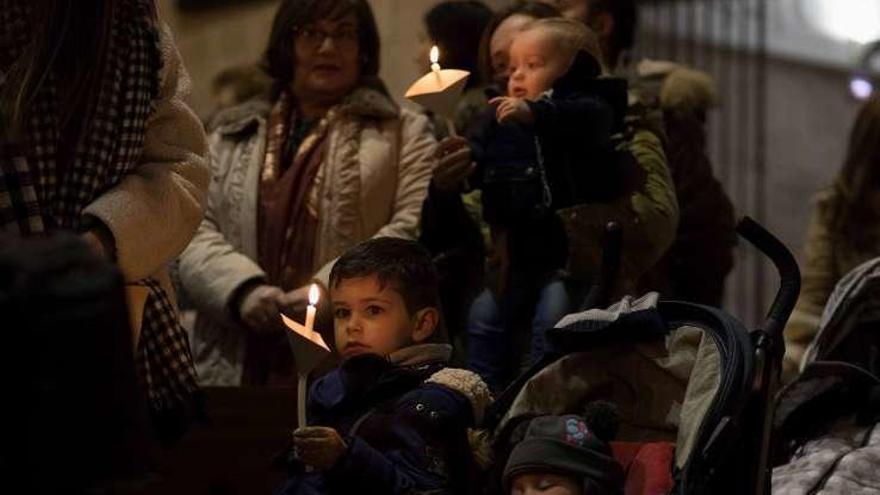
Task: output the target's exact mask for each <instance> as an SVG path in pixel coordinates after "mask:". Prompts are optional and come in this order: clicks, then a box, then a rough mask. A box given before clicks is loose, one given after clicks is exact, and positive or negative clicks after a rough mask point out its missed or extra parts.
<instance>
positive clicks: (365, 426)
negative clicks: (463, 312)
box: [279, 238, 490, 494]
mask: <svg viewBox="0 0 880 495" xmlns="http://www.w3.org/2000/svg"><path fill="white" fill-rule="evenodd" d="M329 289H330V297H331V300H332V303H333V312H334V322H335V341H336V350H337V351H338V352H339V354H340V355H341V356H342V359H343V361H342V364H341V365H340V366H339V368H337V369H336V370H334V371H332V372H331V373H329V374H328V375H326V376H324V377H322V378H321V379H319V380H317V381H316V382H315V383H314V385H313V386H312V388H311V391H310V394H309V403H308V417H309V426H307V427H302V426H301V427H300V428H298V429H297V430H296V431H295V432H294V433H293V443H294V454H295V457H296V460H295V461H294V462H293V466H292V469H291V473H290V476H289V477H288V479H287V481H286V482H285V483H284V485H283V487H282V488H281V490H280V491H279V493H282V494H351V493H377V494H379V493H381V494H398V493H422V492H427V491H431V493H450V494H451V493H455V494H458V493H468V492H469V488H468V484H467V476H468V475H469V469H470V467H471V464H470V460H471V459H472V457H471V450H470V447H469V445H468V440H467V428H468V427H471V426H473V425H474V424H475V423H478V422H479V421H480V420H481V416H482V413H483V409H484V408H485V406H486V405H488V402H489V400H490V398H489V393H488V389H487V388H486V385H485V384H483V382H482V381H481V380H480V378H479V377H478V376H477V375H475V374H473V373H471V372H469V371H465V370H457V369H451V368H445V367H444V366H445V363H446V361H447V360H448V359H449V356H450V353H451V347H450V346H449V345H446V344H444V343H440V342H441V340H442V339H441V338H440V337H439V336H438V335H437V333H436V329H437V323H438V319H439V312H438V308H437V276H436V273H435V271H434V267H433V265H432V263H431V259H430V256H429V255H428V253H427V251H426V250H425V249H424V248H423V247H421V246H420V245H419V244H417V243H415V242H412V241H406V240H402V239H394V238H377V239H373V240H370V241H367V242H364V243H363V244H360V245H358V246H356V247H355V248H354V249H352V250H351V251H349V252H348V253H346V254H344V255H343V256H342V257H341V258H339V260H338V261H337V262H336V265H334V267H333V270H332V271H331V274H330V287H329ZM304 466H310V467H311V468H312V469H313V471H311V472H309V471H307V470H306V469H304ZM432 490H433V491H432Z"/></svg>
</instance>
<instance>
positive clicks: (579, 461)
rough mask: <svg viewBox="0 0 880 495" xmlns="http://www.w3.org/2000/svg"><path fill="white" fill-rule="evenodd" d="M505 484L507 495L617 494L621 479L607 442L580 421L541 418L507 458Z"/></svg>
mask: <svg viewBox="0 0 880 495" xmlns="http://www.w3.org/2000/svg"><path fill="white" fill-rule="evenodd" d="M503 483H504V489H505V493H509V494H510V495H539V494H540V495H620V494H622V493H623V483H624V478H623V468H622V467H621V466H620V464H618V462H617V461H616V460H615V459H614V457H613V455H612V453H611V447H610V446H609V445H608V442H607V439H603V438H600V436H599V435H597V433H596V432H594V431H593V429H592V428H590V427H589V426H588V425H587V423H586V422H585V421H584V418H582V417H580V416H575V415H566V416H539V417H537V418H535V419H533V420H531V422H530V423H529V424H528V429H527V430H526V434H525V437H524V438H523V439H522V440H521V441H520V442H519V443H518V444H517V445H516V446H515V447H514V448H513V451H512V452H511V453H510V457H509V458H508V460H507V465H506V466H505V467H504V477H503Z"/></svg>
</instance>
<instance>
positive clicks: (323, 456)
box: [293, 426, 348, 471]
mask: <svg viewBox="0 0 880 495" xmlns="http://www.w3.org/2000/svg"><path fill="white" fill-rule="evenodd" d="M293 448H294V452H296V456H297V458H298V459H299V460H300V461H302V462H303V464H305V465H307V466H312V467H314V468H316V469H319V470H322V471H326V470H328V469H330V468H332V467H333V466H334V465H335V464H336V462H337V461H339V458H340V457H342V455H343V454H345V451H346V450H348V445H346V443H345V441H344V440H342V437H340V436H339V433H337V432H336V430H334V429H333V428H327V427H324V426H306V427H303V428H297V429H296V431H294V432H293Z"/></svg>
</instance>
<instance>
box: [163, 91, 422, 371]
mask: <svg viewBox="0 0 880 495" xmlns="http://www.w3.org/2000/svg"><path fill="white" fill-rule="evenodd" d="M269 109H270V105H269V103H267V102H265V101H254V102H249V103H246V104H244V105H242V106H239V107H236V108H233V109H230V110H228V111H225V112H223V113H221V114H220V115H218V116H217V118H216V119H215V121H214V122H213V124H212V129H211V132H210V135H209V139H208V140H209V146H210V150H211V167H212V179H211V185H210V188H209V192H208V211H207V214H206V217H205V220H204V221H203V222H202V225H201V227H199V230H198V232H197V233H196V236H195V238H194V239H193V241H192V243H191V244H190V246H189V247H188V248H187V249H186V251H185V252H184V253H183V255H182V256H181V258H180V278H181V284H182V285H183V287H184V289H185V291H186V293H187V295H188V296H189V297H190V298H191V299H192V301H193V303H194V304H195V306H196V308H197V309H198V312H199V314H198V317H197V319H196V323H195V328H194V330H193V339H192V345H193V352H194V358H195V360H196V367H197V370H198V371H199V378H200V381H201V382H202V383H203V384H205V385H237V384H239V383H240V382H241V373H242V363H243V359H244V336H245V334H244V332H246V331H248V330H246V329H245V328H244V327H243V326H241V325H240V324H238V323H236V322H235V320H234V319H233V318H232V314H231V311H230V310H231V308H230V307H229V302H230V298H231V296H232V295H233V294H234V292H235V290H236V289H237V288H238V287H240V286H241V284H243V283H245V282H248V281H251V280H254V279H262V278H265V273H264V272H263V270H262V269H261V268H260V266H259V265H258V264H257V262H256V261H255V260H256V259H257V192H258V189H259V175H260V171H261V169H262V165H263V161H264V158H265V145H266V130H267V125H266V118H267V115H268V113H269ZM325 118H327V119H329V120H330V122H329V131H328V132H329V134H328V138H327V139H328V140H327V142H326V145H327V152H326V155H325V160H324V163H322V164H321V168H320V170H319V172H318V178H317V179H316V185H315V193H316V195H317V196H316V199H317V205H318V211H319V214H318V231H317V236H316V241H315V242H316V245H315V261H316V264H315V267H314V278H315V279H316V280H318V281H320V282H321V283H323V284H325V285H326V284H327V279H328V278H329V274H330V269H331V268H332V266H333V262H334V260H335V259H336V258H337V257H339V256H340V255H341V254H342V253H344V252H345V251H346V250H347V249H349V248H351V247H353V246H354V245H356V244H357V243H359V242H361V241H364V240H367V239H369V238H372V237H379V236H392V237H402V238H408V239H415V238H416V236H417V230H418V224H419V217H420V214H421V207H422V202H423V201H424V198H425V195H426V193H427V187H428V182H429V180H430V178H431V173H432V170H433V168H434V163H435V159H434V150H435V147H436V142H435V140H434V138H433V137H432V134H431V128H430V124H429V123H428V120H427V119H426V118H425V117H424V116H421V115H417V114H415V113H413V112H410V111H408V110H402V109H400V108H398V107H397V105H395V104H394V102H392V101H391V99H390V98H389V97H388V96H386V95H385V94H383V93H381V92H380V91H377V90H373V89H367V88H360V89H357V90H355V91H354V92H353V93H352V94H351V95H350V96H349V97H348V98H347V99H346V100H345V101H344V102H343V103H341V104H340V105H339V106H337V107H336V108H335V109H333V110H331V111H330V112H329V113H328V115H327V117H325ZM294 235H295V233H294Z"/></svg>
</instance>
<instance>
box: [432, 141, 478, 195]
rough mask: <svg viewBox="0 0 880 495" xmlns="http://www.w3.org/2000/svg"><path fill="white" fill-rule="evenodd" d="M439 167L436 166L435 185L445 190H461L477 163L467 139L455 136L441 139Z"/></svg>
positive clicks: (438, 148)
mask: <svg viewBox="0 0 880 495" xmlns="http://www.w3.org/2000/svg"><path fill="white" fill-rule="evenodd" d="M436 157H437V159H438V163H437V167H436V168H434V176H433V179H432V180H433V181H434V185H435V186H436V187H437V188H438V189H440V190H441V191H444V192H459V191H461V189H462V188H463V187H464V184H465V181H467V179H468V177H470V176H471V174H472V173H473V172H474V169H476V167H477V165H476V163H474V161H473V158H472V157H471V148H470V145H469V144H468V141H467V139H465V138H463V137H461V136H453V137H448V138H446V139H444V140H443V141H440V144H439V145H438V146H437V152H436Z"/></svg>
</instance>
